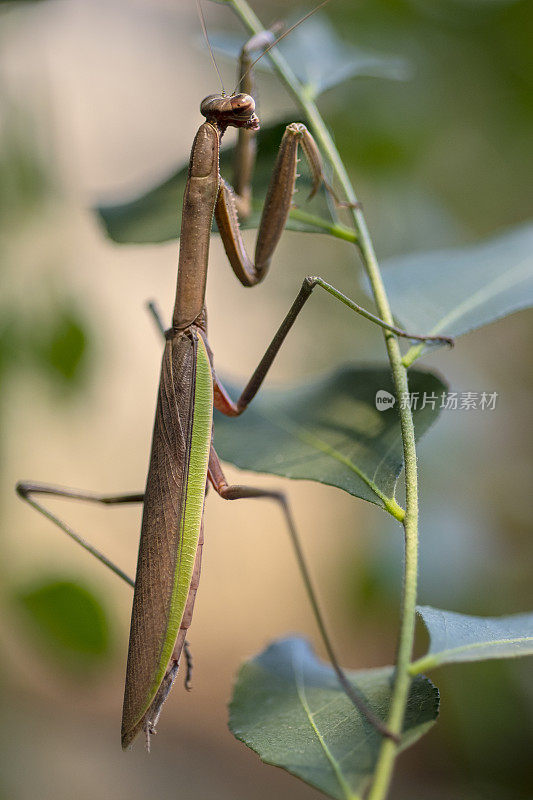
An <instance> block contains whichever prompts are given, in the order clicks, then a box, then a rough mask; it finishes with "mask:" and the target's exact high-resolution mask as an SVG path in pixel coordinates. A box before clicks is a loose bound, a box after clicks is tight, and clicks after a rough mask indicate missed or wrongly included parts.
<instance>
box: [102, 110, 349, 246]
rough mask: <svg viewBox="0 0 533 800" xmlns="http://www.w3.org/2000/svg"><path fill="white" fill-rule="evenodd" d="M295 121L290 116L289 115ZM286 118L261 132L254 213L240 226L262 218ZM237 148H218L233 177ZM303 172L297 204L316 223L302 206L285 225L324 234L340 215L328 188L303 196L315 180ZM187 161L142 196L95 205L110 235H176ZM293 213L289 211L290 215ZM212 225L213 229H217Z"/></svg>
mask: <svg viewBox="0 0 533 800" xmlns="http://www.w3.org/2000/svg"><path fill="white" fill-rule="evenodd" d="M289 121H292V120H289ZM286 125H287V121H282V122H276V123H274V124H271V125H267V126H265V127H262V128H261V131H260V133H259V137H258V149H257V162H256V169H255V173H254V181H253V192H254V194H253V213H252V214H251V215H250V217H249V218H248V219H246V220H243V221H242V224H241V228H257V226H258V224H259V220H260V218H261V211H262V208H263V202H264V199H265V196H266V192H267V188H268V184H269V182H270V176H271V173H272V169H273V167H274V162H275V160H276V156H277V153H278V150H279V145H280V142H281V138H282V136H283V132H284V130H285V126H286ZM234 150H235V148H234V147H233V146H231V147H224V148H222V149H221V153H220V171H221V174H222V175H224V176H225V177H226V178H227V179H228V178H229V179H230V180H231V175H232V165H233V155H234ZM301 167H302V176H301V177H300V178H298V182H297V189H298V192H299V194H298V195H296V197H297V198H298V201H297V202H298V204H299V205H302V206H303V209H302V210H305V212H306V214H309V215H311V216H313V217H317V218H318V223H313V222H312V221H303V220H301V219H298V216H299V215H298V209H296V210H295V212H294V215H293V216H290V217H289V219H288V221H287V229H288V230H293V231H303V232H313V233H324V230H325V229H326V230H327V229H328V228H329V227H331V225H332V224H336V214H335V211H334V210H333V208H332V203H331V201H330V199H329V198H328V196H327V195H326V193H325V191H324V189H320V190H319V191H318V193H317V195H316V196H315V197H314V198H313V200H311V201H310V202H309V203H307V202H306V201H305V198H306V197H307V196H308V194H309V192H310V190H311V181H310V178H309V176H308V175H307V172H306V167H305V164H304V159H303V160H302V161H301ZM188 169H189V165H188V163H187V164H184V165H183V166H182V167H181V168H180V169H178V170H177V172H174V173H173V174H172V175H170V176H169V177H168V178H166V179H165V180H164V181H163V182H161V183H158V184H157V185H156V186H154V187H153V188H151V189H149V190H148V191H147V192H145V193H143V194H142V195H141V196H140V197H137V198H135V199H133V200H130V201H128V202H125V203H119V204H118V205H109V206H100V207H99V208H98V209H97V212H98V213H99V215H100V217H101V219H102V221H103V223H104V226H105V229H106V232H107V234H108V236H110V238H111V239H113V240H114V241H115V242H119V243H121V244H124V243H130V244H150V243H159V242H166V241H168V240H170V239H177V238H178V236H179V231H180V230H181V214H182V209H183V192H184V191H185V183H186V181H187V173H188ZM292 214H293V212H291V215H292ZM216 230H217V228H216V224H213V231H216Z"/></svg>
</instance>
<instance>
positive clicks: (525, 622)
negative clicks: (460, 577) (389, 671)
mask: <svg viewBox="0 0 533 800" xmlns="http://www.w3.org/2000/svg"><path fill="white" fill-rule="evenodd" d="M417 610H418V613H419V614H420V616H421V617H422V619H423V620H424V624H425V626H426V628H427V629H428V632H429V636H430V647H429V651H428V653H427V655H425V656H424V657H423V658H421V659H419V660H418V661H416V662H414V664H412V665H411V672H412V673H413V674H417V673H419V672H422V671H426V670H429V669H434V668H435V667H439V666H441V665H442V664H454V663H460V662H464V661H486V660H487V659H490V658H517V657H518V656H529V655H533V614H513V615H512V616H509V617H472V616H469V615H468V614H457V613H455V612H453V611H441V610H440V609H438V608H432V607H431V606H419V607H418V609H417Z"/></svg>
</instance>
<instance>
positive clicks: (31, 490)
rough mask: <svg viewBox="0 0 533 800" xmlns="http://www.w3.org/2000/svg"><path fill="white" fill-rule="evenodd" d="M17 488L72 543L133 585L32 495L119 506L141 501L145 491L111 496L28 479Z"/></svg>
mask: <svg viewBox="0 0 533 800" xmlns="http://www.w3.org/2000/svg"><path fill="white" fill-rule="evenodd" d="M16 491H17V494H18V495H19V497H21V498H22V499H23V500H25V501H26V502H27V503H29V505H30V506H32V508H34V509H35V510H36V511H38V512H39V513H40V514H43V516H45V517H46V518H47V519H49V520H50V522H53V523H54V525H57V527H58V528H60V529H61V530H62V531H63V533H66V534H67V536H70V538H71V539H73V540H74V541H75V542H77V543H78V544H79V545H81V547H83V549H84V550H87V552H89V553H91V555H93V556H94V557H95V558H97V559H98V561H100V562H101V563H102V564H104V565H105V566H106V567H108V568H109V569H110V570H111V571H112V572H114V573H115V575H118V577H119V578H122V580H123V581H125V582H126V583H128V584H129V585H130V586H134V585H135V581H134V580H133V579H132V578H130V577H129V575H126V573H125V572H124V571H123V570H122V569H120V567H118V566H117V565H116V564H115V563H113V561H111V560H110V559H109V558H108V557H107V556H106V555H104V554H103V553H102V552H101V551H100V550H98V549H97V548H96V547H94V546H93V545H92V544H90V543H89V542H88V541H87V540H86V539H84V538H83V537H82V536H80V535H79V533H76V531H75V530H74V529H73V528H71V526H70V525H68V524H67V523H66V522H64V521H63V520H62V519H61V518H60V517H58V516H57V515H56V514H54V513H53V512H52V511H50V509H49V508H47V507H46V506H45V505H43V503H41V502H40V501H39V500H36V499H35V498H34V496H33V495H49V496H53V497H66V498H69V499H71V500H85V501H86V502H89V503H101V504H103V505H122V504H125V503H142V502H143V499H144V494H142V493H140V492H138V493H135V494H123V495H110V494H96V493H95V492H84V491H81V490H79V489H66V488H64V487H61V486H51V485H50V484H46V483H32V482H30V481H19V483H17V486H16Z"/></svg>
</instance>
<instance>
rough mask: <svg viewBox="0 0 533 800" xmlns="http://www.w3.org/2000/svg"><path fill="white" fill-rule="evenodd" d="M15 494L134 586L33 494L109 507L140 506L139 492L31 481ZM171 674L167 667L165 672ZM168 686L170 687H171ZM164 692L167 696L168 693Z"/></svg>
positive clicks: (185, 646)
mask: <svg viewBox="0 0 533 800" xmlns="http://www.w3.org/2000/svg"><path fill="white" fill-rule="evenodd" d="M16 491H17V494H18V495H19V497H21V498H22V499H23V500H25V501H26V502H27V503H28V504H29V505H30V506H32V508H34V509H35V510H36V511H38V512H39V513H40V514H42V515H43V516H45V517H46V518H47V519H49V520H50V522H53V523H54V525H57V527H58V528H60V530H62V531H63V533H66V534H67V536H69V537H70V538H71V539H73V540H74V541H75V542H76V543H77V544H79V545H80V546H81V547H83V549H84V550H87V552H88V553H90V554H91V555H93V556H94V557H95V558H97V559H98V561H100V563H102V564H104V566H106V567H108V569H110V570H111V571H112V572H114V573H115V575H118V577H119V578H121V579H122V580H123V581H125V582H126V583H127V584H128V585H129V586H131V587H133V586H135V581H134V580H133V578H130V576H129V575H127V574H126V573H125V572H124V571H123V570H122V569H121V568H120V567H119V566H117V565H116V564H115V563H114V562H113V561H111V559H109V558H108V557H107V556H106V555H104V553H102V552H101V551H100V550H98V549H97V548H96V547H94V546H93V545H92V544H90V542H88V541H87V540H86V539H84V538H83V537H82V536H80V534H79V533H77V532H76V531H75V530H74V529H73V528H72V527H71V526H70V525H68V524H67V523H66V522H65V521H64V520H62V519H61V518H60V517H58V516H57V515H56V514H54V513H53V512H52V511H50V509H49V508H47V507H46V506H45V505H44V504H43V503H41V502H40V501H39V500H36V499H35V497H34V495H48V496H52V497H65V498H67V499H71V500H84V501H86V502H89V503H100V504H103V505H106V506H111V505H124V504H127V503H128V504H129V503H142V502H143V500H144V493H142V492H135V493H131V494H121V495H114V494H97V493H95V492H85V491H81V490H79V489H67V488H65V487H62V486H52V485H50V484H47V483H33V482H31V481H19V482H18V483H17V486H16ZM182 648H183V654H184V656H185V665H186V672H185V688H186V689H187V690H189V689H190V688H191V676H192V668H193V660H192V654H191V648H190V645H189V642H187V641H183V640H182V642H181V643H180V651H181V650H182ZM179 656H180V653H176V652H174V653H173V656H172V661H173V662H175V663H176V667H175V672H176V673H177V667H178V666H179ZM169 672H171V668H170V669H169ZM174 678H175V675H174V677H173V679H172V683H173V682H174ZM172 683H171V684H170V685H172ZM169 690H170V687H169V689H168V690H167V694H168V691H169Z"/></svg>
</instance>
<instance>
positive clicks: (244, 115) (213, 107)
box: [200, 92, 259, 132]
mask: <svg viewBox="0 0 533 800" xmlns="http://www.w3.org/2000/svg"><path fill="white" fill-rule="evenodd" d="M200 111H201V113H202V114H203V116H204V117H205V118H206V120H207V121H208V122H211V123H212V124H213V125H216V126H217V127H218V128H219V129H220V130H221V131H222V132H223V131H225V130H226V128H227V127H228V126H229V125H231V126H233V127H234V128H247V129H248V130H252V131H257V130H259V118H258V116H257V114H256V113H255V101H254V98H253V97H252V96H251V95H249V94H244V93H243V92H240V93H239V94H232V95H223V94H210V95H208V96H207V97H206V98H205V99H204V100H202V103H201V105H200Z"/></svg>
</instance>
